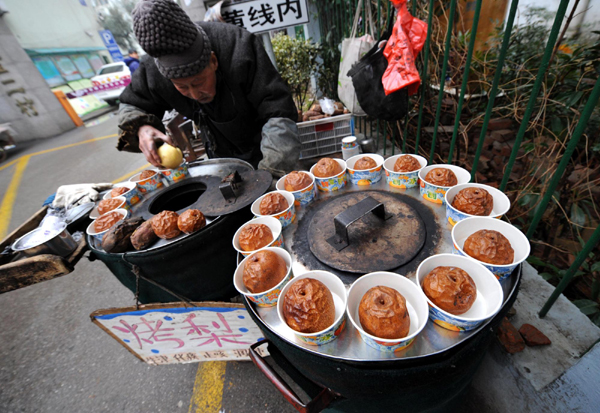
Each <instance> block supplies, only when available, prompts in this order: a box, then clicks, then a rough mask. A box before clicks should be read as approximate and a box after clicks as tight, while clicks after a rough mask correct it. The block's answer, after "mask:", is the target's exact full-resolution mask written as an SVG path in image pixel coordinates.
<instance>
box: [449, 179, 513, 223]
mask: <svg viewBox="0 0 600 413" xmlns="http://www.w3.org/2000/svg"><path fill="white" fill-rule="evenodd" d="M465 188H479V189H483V190H485V191H487V192H488V193H489V194H490V195H491V196H492V198H493V200H494V205H493V208H492V212H490V214H489V215H487V216H488V217H490V218H497V219H500V218H501V217H502V215H504V214H506V213H507V212H508V210H509V209H510V200H509V199H508V197H507V196H506V195H505V194H504V192H502V191H500V190H499V189H496V188H494V187H493V186H489V185H483V184H460V185H456V186H453V187H452V188H450V189H448V191H447V192H446V200H445V201H446V219H447V220H448V222H449V223H450V225H452V226H454V225H456V223H457V222H459V221H462V220H463V219H466V218H471V217H476V216H478V215H471V214H467V213H465V212H462V211H459V210H458V209H456V208H454V207H453V206H452V202H453V201H454V197H455V196H456V194H458V193H459V192H460V191H462V190H463V189H465Z"/></svg>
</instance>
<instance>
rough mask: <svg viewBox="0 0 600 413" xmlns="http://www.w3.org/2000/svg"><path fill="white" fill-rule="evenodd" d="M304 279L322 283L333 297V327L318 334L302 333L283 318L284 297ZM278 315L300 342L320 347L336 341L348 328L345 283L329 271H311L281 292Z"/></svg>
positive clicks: (296, 278) (297, 278)
mask: <svg viewBox="0 0 600 413" xmlns="http://www.w3.org/2000/svg"><path fill="white" fill-rule="evenodd" d="M303 278H312V279H315V280H318V281H321V282H322V283H323V284H325V286H326V287H327V288H329V291H331V295H332V296H333V303H334V306H335V321H334V322H333V324H332V325H330V326H329V327H327V328H326V329H324V330H321V331H317V332H316V333H300V332H298V331H296V330H293V329H292V328H291V327H289V326H288V325H287V323H286V321H285V317H284V316H283V297H285V294H286V293H287V291H288V290H289V289H290V286H291V285H292V284H294V283H295V282H297V281H298V280H301V279H303ZM277 314H278V315H279V319H280V320H281V322H282V323H283V325H284V326H285V327H286V328H288V329H290V330H291V331H293V332H294V334H295V336H296V338H298V339H299V340H300V341H302V342H304V343H306V344H310V345H313V346H320V345H323V344H327V343H329V342H330V341H333V340H335V339H336V338H337V337H338V336H339V335H340V334H341V333H342V331H344V327H345V326H346V287H344V283H343V282H342V281H341V280H340V279H339V277H338V276H337V275H334V274H332V273H330V272H327V271H320V270H316V271H309V272H306V273H304V274H302V275H299V276H297V277H294V279H293V280H292V281H290V282H289V283H288V284H287V285H286V286H285V287H284V288H283V290H282V291H281V300H279V302H278V303H277Z"/></svg>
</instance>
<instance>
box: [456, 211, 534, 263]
mask: <svg viewBox="0 0 600 413" xmlns="http://www.w3.org/2000/svg"><path fill="white" fill-rule="evenodd" d="M459 225H460V226H459ZM457 227H458V228H457ZM482 229H487V230H493V231H498V232H499V233H501V234H502V235H504V236H505V237H506V238H507V239H508V242H510V245H511V247H512V249H513V250H514V251H515V257H514V258H515V259H514V260H513V262H512V263H510V264H504V265H501V264H490V263H487V262H483V261H480V260H478V259H477V258H473V257H471V256H470V255H468V254H467V253H465V251H464V250H463V245H464V243H465V240H466V239H467V238H468V237H469V236H470V235H472V234H474V233H475V232H477V231H479V230H482ZM451 236H452V243H453V244H454V246H455V247H456V248H457V249H458V250H459V251H460V253H461V254H463V255H464V256H465V257H467V258H469V259H471V260H473V261H475V262H477V263H479V264H481V265H483V266H484V267H486V268H487V267H492V266H493V267H498V268H509V267H515V266H517V265H519V264H521V263H522V262H523V261H525V260H526V259H527V257H529V254H530V252H531V245H530V244H529V240H528V239H527V237H526V236H525V234H523V233H522V232H521V231H520V230H519V229H518V228H516V227H515V226H513V225H511V224H509V223H508V222H504V221H502V220H499V219H497V218H491V217H470V218H465V219H463V220H462V221H459V222H457V223H456V225H454V227H453V228H452V233H451ZM517 254H518V255H517Z"/></svg>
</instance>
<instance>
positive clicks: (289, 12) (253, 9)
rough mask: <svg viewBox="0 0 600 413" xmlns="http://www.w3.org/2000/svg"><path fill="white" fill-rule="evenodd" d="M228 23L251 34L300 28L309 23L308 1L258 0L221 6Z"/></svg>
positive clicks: (222, 14)
mask: <svg viewBox="0 0 600 413" xmlns="http://www.w3.org/2000/svg"><path fill="white" fill-rule="evenodd" d="M221 17H222V18H223V20H224V21H225V22H226V23H231V24H235V25H237V26H240V27H243V28H245V29H246V30H248V31H249V32H251V33H264V32H268V31H270V30H276V29H283V28H285V27H291V26H298V25H299V24H305V23H308V21H309V18H308V7H307V4H306V0H275V1H274V0H257V1H246V2H244V3H233V4H227V5H223V6H221Z"/></svg>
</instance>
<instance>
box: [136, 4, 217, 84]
mask: <svg viewBox="0 0 600 413" xmlns="http://www.w3.org/2000/svg"><path fill="white" fill-rule="evenodd" d="M132 17H133V29H134V31H135V35H136V37H137V39H138V42H139V43H140V46H142V48H143V49H144V50H145V51H146V53H148V54H149V55H150V56H152V57H154V61H155V62H156V66H157V67H158V70H159V71H160V73H161V74H162V75H163V76H164V77H166V78H167V79H179V78H184V77H189V76H194V75H196V74H198V73H200V72H202V71H203V70H204V69H205V68H206V67H207V66H208V64H209V62H210V56H211V45H210V40H209V39H208V36H207V35H206V32H205V31H204V30H203V29H202V28H201V27H200V26H198V25H195V24H194V23H193V22H192V20H191V19H190V18H189V16H188V15H187V14H186V13H185V12H184V11H183V10H182V9H181V8H180V7H179V6H178V5H177V4H176V3H175V2H173V1H172V0H142V1H140V2H139V3H138V4H137V5H136V7H135V8H134V10H133V12H132Z"/></svg>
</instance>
